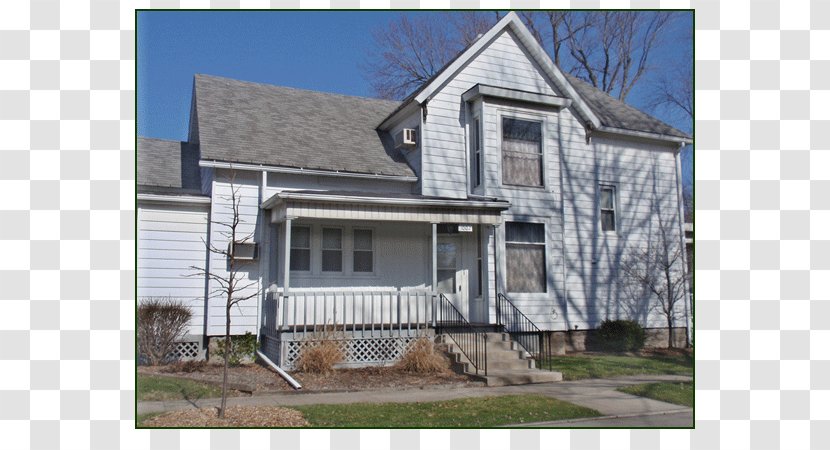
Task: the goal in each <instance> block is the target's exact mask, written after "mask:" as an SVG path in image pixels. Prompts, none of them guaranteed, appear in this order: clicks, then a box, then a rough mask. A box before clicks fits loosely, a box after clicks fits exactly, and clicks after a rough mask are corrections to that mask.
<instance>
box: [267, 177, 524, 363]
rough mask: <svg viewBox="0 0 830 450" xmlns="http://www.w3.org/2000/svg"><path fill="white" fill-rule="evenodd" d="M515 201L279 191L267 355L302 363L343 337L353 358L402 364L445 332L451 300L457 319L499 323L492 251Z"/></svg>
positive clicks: (271, 206)
mask: <svg viewBox="0 0 830 450" xmlns="http://www.w3.org/2000/svg"><path fill="white" fill-rule="evenodd" d="M507 207H508V204H507V203H506V202H497V201H490V200H487V201H484V200H482V201H467V200H454V199H435V198H425V197H421V196H409V195H405V196H398V197H396V198H390V197H386V196H382V195H367V194H361V195H355V194H345V193H339V194H336V193H321V192H282V193H278V194H275V195H274V196H273V197H271V198H270V199H268V200H266V201H265V202H263V204H262V209H263V210H264V211H263V212H264V213H265V214H264V216H266V217H268V218H269V219H270V220H269V222H270V224H269V226H268V227H267V230H265V231H266V233H265V234H266V236H265V239H264V244H265V245H264V247H263V248H264V250H263V254H264V255H265V257H263V258H262V259H261V264H263V265H264V266H265V267H263V272H264V273H266V274H268V277H267V280H264V284H265V285H266V286H268V290H267V294H266V296H265V298H264V299H263V308H262V311H261V313H260V330H261V333H260V334H261V341H262V349H263V351H264V352H265V353H266V354H267V355H268V356H269V357H271V358H273V359H274V361H276V362H277V363H278V364H279V365H281V366H282V367H284V368H286V369H291V368H292V367H293V364H294V362H295V361H296V359H297V357H298V356H299V354H300V352H301V351H302V348H303V347H304V346H306V345H311V344H312V343H313V342H314V341H316V340H320V339H327V340H335V341H337V342H339V344H340V346H341V350H343V353H344V355H345V357H346V361H345V362H344V364H343V365H349V366H361V365H376V364H390V363H392V362H394V361H396V360H397V359H399V358H400V356H401V355H403V353H404V352H405V351H406V349H407V347H408V345H409V343H410V342H412V341H413V340H415V339H417V338H418V337H420V336H434V334H435V327H436V326H438V325H439V324H438V321H439V320H440V319H441V307H440V306H439V305H441V302H442V301H446V303H448V304H449V306H446V305H445V306H444V308H445V309H453V310H455V311H456V312H457V316H458V317H456V320H457V319H458V318H459V317H460V318H461V319H462V320H464V321H465V322H466V321H467V320H470V319H472V320H474V321H475V322H482V323H485V324H488V323H490V322H491V320H490V317H491V315H492V314H491V312H490V309H491V307H492V305H493V301H494V300H493V294H492V293H493V292H494V291H495V280H494V272H493V270H494V267H495V264H494V263H493V261H492V260H491V258H492V252H491V251H490V248H491V247H492V246H493V245H494V242H493V240H494V226H495V225H497V224H498V223H499V222H500V213H501V211H502V210H504V209H506V208H507ZM441 294H443V295H441ZM442 299H443V300H442ZM445 315H446V314H445Z"/></svg>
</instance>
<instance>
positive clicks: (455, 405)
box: [294, 395, 600, 428]
mask: <svg viewBox="0 0 830 450" xmlns="http://www.w3.org/2000/svg"><path fill="white" fill-rule="evenodd" d="M294 408H295V409H297V410H299V411H300V412H302V413H303V415H304V416H305V418H306V420H308V422H309V423H310V425H311V426H313V427H356V428H368V427H389V428H398V427H417V428H429V427H453V428H455V427H468V428H481V427H494V426H499V425H508V424H515V423H527V422H542V421H550V420H565V419H575V418H580V417H596V416H599V415H600V413H599V412H597V411H595V410H593V409H590V408H584V407H582V406H577V405H574V404H571V403H568V402H563V401H561V400H556V399H553V398H548V397H542V396H536V395H506V396H499V397H481V398H465V399H457V400H448V401H442V402H426V403H379V404H376V403H359V404H347V405H310V406H297V407H294Z"/></svg>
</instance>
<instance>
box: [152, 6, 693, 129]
mask: <svg viewBox="0 0 830 450" xmlns="http://www.w3.org/2000/svg"><path fill="white" fill-rule="evenodd" d="M399 14H400V13H399V12H395V11H392V12H387V11H382V12H379V11H355V12H307V11H306V12H300V11H298V12H239V11H232V12H231V11H228V12H216V11H189V12H176V11H156V12H140V13H139V16H138V42H137V44H138V61H137V64H138V80H137V83H138V94H137V95H138V105H137V106H138V134H139V136H148V137H156V138H163V139H176V140H185V139H186V137H187V120H188V117H189V114H190V97H191V90H192V83H193V75H194V74H196V73H205V74H211V75H220V76H226V77H230V78H236V79H240V80H246V81H256V82H264V83H271V84H276V85H281V86H291V87H297V88H303V89H311V90H317V91H325V92H336V93H341V94H348V95H358V96H367V97H368V96H372V91H371V88H370V86H369V83H368V82H367V81H366V79H365V78H364V75H363V72H362V71H361V70H360V66H361V64H362V63H363V62H365V61H366V57H367V52H368V51H369V49H371V48H372V47H373V43H372V37H371V32H370V31H371V30H373V29H376V28H378V27H382V26H384V25H386V24H388V23H389V22H390V21H392V20H394V19H395V18H396V17H397V16H398V15H399ZM407 14H436V13H423V12H409V13H407ZM437 18H439V19H440V16H437ZM676 26H678V27H680V26H691V14H689V15H688V18H687V20H684V21H681V22H680V23H678V24H677V25H676ZM681 52H682V49H681V48H679V46H678V45H675V44H671V43H670V45H669V47H668V48H667V49H666V50H665V51H663V52H661V53H660V54H657V55H654V56H653V62H654V63H655V64H660V63H669V64H676V63H677V57H678V55H679V54H680V53H681ZM681 63H682V62H681ZM648 81H649V80H644V81H643V82H642V83H644V84H645V83H646V82H648ZM638 87H640V86H638ZM645 92H647V89H643V88H640V89H635V90H634V91H632V95H631V98H630V102H631V103H632V104H634V106H641V105H639V103H640V102H642V100H643V98H642V97H643V93H645ZM661 118H662V119H663V120H666V121H667V122H669V123H670V124H672V125H675V126H677V127H678V128H681V129H684V128H686V127H683V126H682V125H681V124H679V123H672V122H673V120H671V118H666V117H661Z"/></svg>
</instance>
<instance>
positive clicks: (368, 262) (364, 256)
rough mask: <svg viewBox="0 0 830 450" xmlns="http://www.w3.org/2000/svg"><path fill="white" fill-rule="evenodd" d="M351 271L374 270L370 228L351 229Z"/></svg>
mask: <svg viewBox="0 0 830 450" xmlns="http://www.w3.org/2000/svg"><path fill="white" fill-rule="evenodd" d="M352 233H353V237H354V239H353V247H354V248H353V254H352V263H353V264H352V271H353V272H355V273H371V272H374V271H375V264H374V247H373V241H372V230H366V229H359V228H355V229H354V230H353V231H352Z"/></svg>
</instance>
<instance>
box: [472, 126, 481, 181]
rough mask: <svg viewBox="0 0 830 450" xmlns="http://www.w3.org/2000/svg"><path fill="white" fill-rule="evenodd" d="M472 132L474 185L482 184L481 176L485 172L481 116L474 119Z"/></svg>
mask: <svg viewBox="0 0 830 450" xmlns="http://www.w3.org/2000/svg"><path fill="white" fill-rule="evenodd" d="M470 132H471V133H472V139H470V141H471V142H472V153H473V155H472V156H473V157H472V166H473V173H472V179H473V187H479V186H481V177H482V172H483V165H484V164H483V163H484V161H483V159H482V157H481V118H479V117H476V118H475V119H474V120H473V127H472V130H470Z"/></svg>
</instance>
